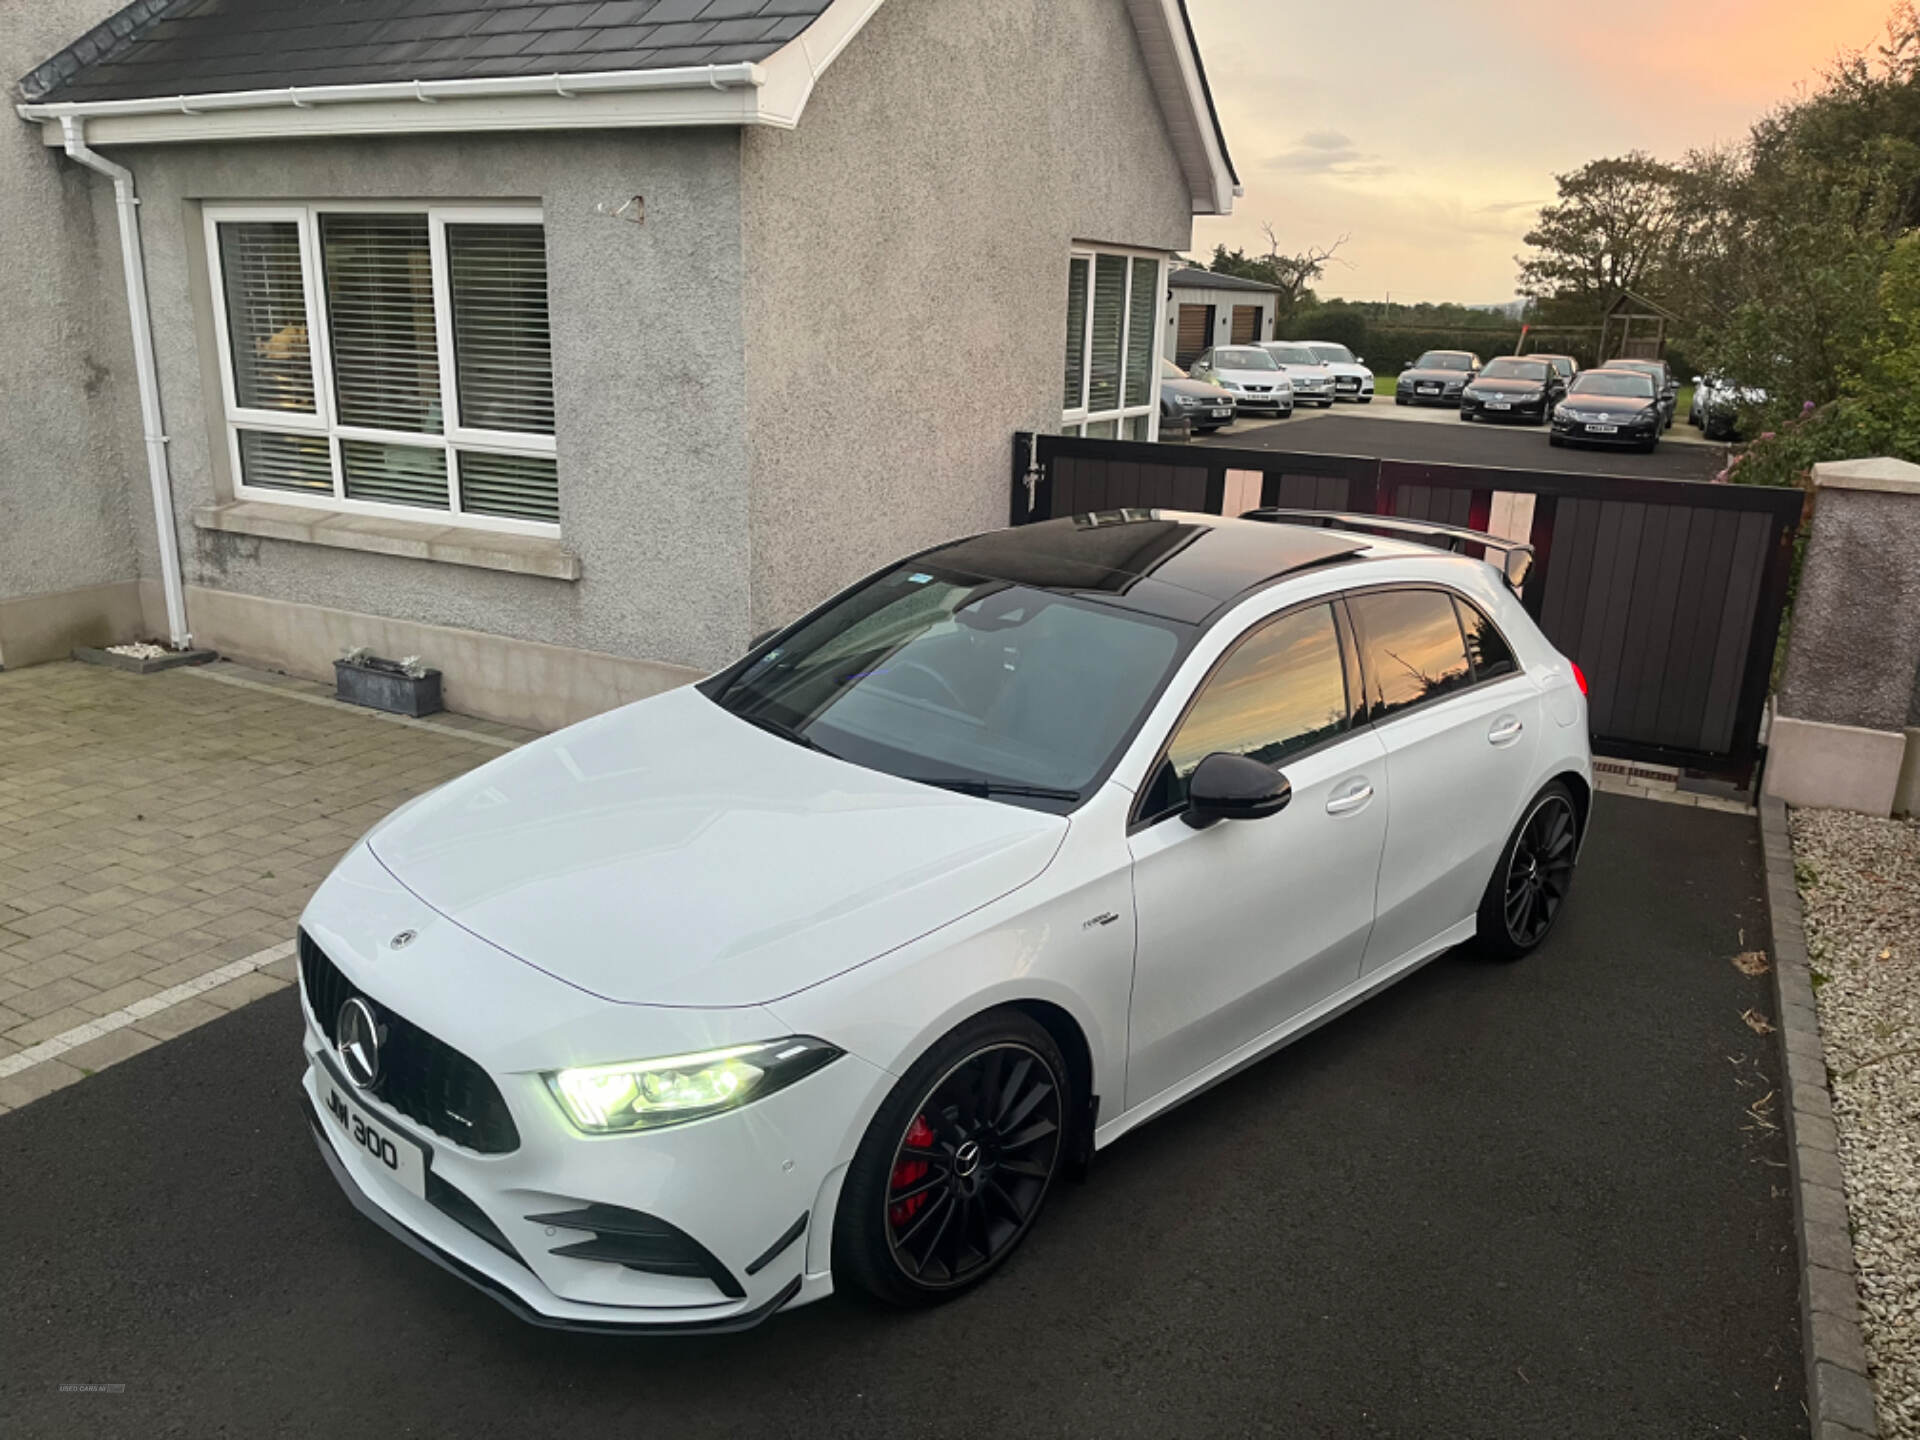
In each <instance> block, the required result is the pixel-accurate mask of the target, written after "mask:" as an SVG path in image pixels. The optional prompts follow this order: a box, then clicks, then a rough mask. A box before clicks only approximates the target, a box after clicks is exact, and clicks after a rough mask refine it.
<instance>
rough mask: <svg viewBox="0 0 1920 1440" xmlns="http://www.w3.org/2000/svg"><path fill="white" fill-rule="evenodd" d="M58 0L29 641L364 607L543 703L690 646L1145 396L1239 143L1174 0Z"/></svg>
mask: <svg viewBox="0 0 1920 1440" xmlns="http://www.w3.org/2000/svg"><path fill="white" fill-rule="evenodd" d="M60 9H61V11H63V12H64V15H63V19H64V24H65V37H66V39H67V40H69V41H73V43H71V44H70V45H69V46H68V48H67V49H66V50H64V51H60V52H58V53H56V54H54V55H53V58H52V59H48V58H47V55H46V52H45V48H44V47H45V44H46V42H47V40H48V38H49V37H48V34H47V32H46V29H45V25H44V23H43V24H41V25H40V26H39V31H40V33H38V34H37V35H34V36H32V37H30V43H33V44H36V45H39V46H41V47H42V49H41V50H40V51H39V52H38V53H35V54H31V55H21V54H18V53H17V52H16V53H12V54H10V55H9V57H8V58H9V59H12V60H14V61H15V62H16V66H17V68H20V67H24V66H27V65H34V66H35V68H34V69H33V70H32V71H31V72H29V73H28V74H27V75H26V77H25V79H24V80H23V81H22V82H21V84H20V87H19V94H18V96H17V97H16V98H17V99H18V101H19V104H18V107H17V108H18V111H19V113H20V115H21V117H22V118H23V120H25V121H27V122H30V125H28V124H23V125H21V126H20V127H18V131H17V133H16V134H15V136H14V138H13V140H12V141H11V142H9V144H8V147H7V149H6V152H5V155H4V158H3V159H0V170H4V172H5V173H4V176H3V177H0V178H4V182H5V185H6V187H7V191H8V193H10V194H11V193H14V192H15V191H19V192H20V193H22V194H24V195H26V196H27V197H28V198H29V199H36V200H37V201H38V202H39V203H37V204H33V205H27V206H25V207H23V209H22V211H21V214H22V215H23V217H24V224H20V225H15V226H10V227H8V228H9V232H10V237H11V240H10V246H9V249H10V253H11V263H13V264H16V265H18V264H38V263H39V260H38V257H41V256H47V257H52V259H51V260H50V261H49V263H47V264H46V265H45V266H44V267H43V268H42V270H41V271H40V272H39V273H41V274H42V275H43V276H44V283H43V284H39V285H35V286H24V287H23V286H18V285H16V284H15V283H14V282H13V281H7V282H6V283H5V284H0V306H4V307H5V310H6V312H7V313H4V314H0V322H4V328H5V330H6V332H7V333H8V335H9V337H13V336H15V335H23V336H24V344H23V346H22V347H21V349H20V351H19V352H18V353H16V354H14V355H12V356H10V357H8V358H7V359H6V360H5V361H4V362H0V363H3V364H4V365H5V367H6V371H7V377H6V378H7V379H8V380H9V382H10V384H11V382H12V381H13V380H14V379H16V378H18V379H20V380H21V381H22V383H23V384H24V383H25V381H26V380H27V378H29V377H31V379H32V383H33V385H34V386H35V402H34V403H33V404H31V405H18V404H9V405H8V406H7V407H6V409H5V411H4V412H3V413H0V456H4V457H5V464H6V468H7V472H8V473H6V474H4V475H0V513H6V512H7V495H8V492H11V494H12V496H13V497H14V499H15V501H16V508H18V509H20V510H21V511H22V514H21V516H20V517H19V518H18V520H17V523H10V524H8V525H5V526H0V665H4V666H7V667H14V666H18V665H21V664H28V663H33V662H35V661H38V660H43V659H50V658H55V657H58V656H62V655H64V654H66V653H67V651H68V650H69V649H70V648H71V647H72V646H73V645H75V644H97V643H102V642H107V641H112V640H124V639H129V638H132V637H133V635H134V634H135V633H136V632H139V633H143V634H145V635H148V636H158V637H159V638H161V639H168V638H172V639H175V640H178V639H180V638H181V636H180V635H179V634H177V633H172V632H177V631H179V630H181V629H182V628H184V630H185V631H186V632H187V633H190V635H191V638H192V640H193V642H194V643H195V644H196V645H203V646H210V647H212V648H215V649H218V650H220V651H222V652H223V653H226V654H229V655H232V656H234V657H236V658H242V659H246V660H250V661H254V662H257V663H265V664H268V665H272V666H275V667H279V668H284V669H286V670H289V671H292V672H294V673H297V674H303V675H311V676H316V677H317V676H323V675H325V674H327V673H329V666H330V664H331V662H332V661H333V660H334V659H335V658H336V657H337V656H338V655H339V654H340V653H341V652H342V651H344V650H346V649H348V648H349V647H351V646H356V645H364V646H367V647H369V648H370V649H372V650H373V651H375V652H376V653H384V654H392V655H399V654H418V655H421V656H423V657H426V658H427V659H428V661H429V662H430V663H432V664H434V665H436V666H437V667H439V668H440V669H441V670H442V671H443V672H444V673H445V677H446V682H445V683H446V694H447V701H448V704H449V705H450V706H451V707H453V708H456V709H460V710H464V711H468V712H470V713H474V714H480V715H485V716H489V717H491V718H496V719H501V720H506V721H509V722H512V723H517V724H523V725H530V726H539V727H552V726H556V725H559V724H563V723H566V722H569V721H572V720H575V719H578V718H581V717H583V716H585V715H588V714H592V713H595V712H597V711H599V710H602V709H605V708H608V707H609V706H611V705H614V704H618V703H621V702H623V701H626V700H630V699H635V698H638V697H640V696H642V695H645V694H649V693H653V692H655V691H657V690H660V689H663V688H666V687H669V686H673V685H676V684H680V683H683V682H684V681H686V680H688V679H691V678H693V677H695V676H697V675H698V674H700V673H703V672H705V671H708V670H711V669H713V668H715V667H717V666H718V665H720V664H722V663H724V662H725V661H727V660H729V659H730V658H732V657H733V656H735V655H737V654H738V653H740V651H741V650H742V649H743V648H744V647H745V645H746V644H747V641H748V639H749V638H750V637H751V636H752V635H754V634H755V633H757V632H758V631H760V630H761V629H764V628H766V627H768V626H771V625H773V624H775V623H778V622H783V621H785V620H789V619H791V618H793V617H794V616H795V615H797V614H799V613H801V612H802V611H804V610H805V609H807V608H808V607H810V606H812V605H814V604H816V603H817V602H819V601H820V600H822V599H823V598H825V597H826V596H827V595H828V594H830V593H832V592H833V591H834V590H835V589H837V588H839V587H840V586H842V585H844V584H846V583H847V582H849V581H851V580H853V579H855V578H857V577H858V576H859V575H861V574H863V573H865V572H867V571H868V570H870V569H872V568H873V567H874V566H875V565H877V564H879V563H881V562H882V561H884V560H886V559H888V558H891V557H894V556H897V555H898V554H900V553H903V552H906V551H909V550H912V549H914V548H917V547H921V546H926V545H931V544H934V543H936V542H939V541H942V540H946V539H950V538H952V537H954V536H957V535H960V534H964V533H967V532H970V531H974V530H979V529H983V528H987V527H991V526H994V525H998V524H1004V523H1005V519H1006V514H1007V505H1008V495H1009V493H1010V480H1009V475H1008V456H1009V453H1010V442H1011V437H1012V435H1013V433H1014V432H1016V431H1022V430H1036V431H1048V430H1061V429H1063V428H1064V429H1070V430H1075V431H1078V432H1082V433H1087V434H1094V435H1116V436H1126V437H1133V438H1149V437H1151V436H1152V435H1153V434H1154V433H1155V428H1156V426H1157V409H1158V405H1157V399H1158V385H1157V380H1156V379H1155V378H1154V366H1155V364H1156V357H1157V353H1158V352H1159V350H1160V349H1161V348H1162V347H1163V345H1164V343H1165V342H1164V337H1163V331H1164V329H1165V327H1166V326H1167V325H1168V324H1169V323H1171V317H1170V315H1169V313H1168V307H1167V304H1166V299H1165V297H1166V289H1167V287H1166V283H1165V282H1166V271H1167V262H1168V260H1169V259H1170V257H1171V255H1172V254H1173V253H1174V252H1176V251H1178V250H1181V249H1184V248H1185V247H1186V246H1187V245H1188V244H1189V243H1190V239H1191V226H1192V217H1193V216H1194V215H1196V214H1212V213H1224V212H1225V211H1227V210H1228V209H1230V207H1231V205H1232V200H1233V195H1234V193H1235V191H1236V188H1237V187H1236V183H1235V181H1234V178H1233V173H1232V170H1231V167H1230V163H1229V161H1228V158H1227V155H1226V151H1225V146H1224V143H1223V140H1222V137H1221V134H1220V131H1219V127H1218V124H1217V121H1216V120H1215V117H1214V115H1213V111H1212V106H1211V102H1210V100H1209V99H1208V97H1207V92H1206V83H1205V77H1204V73H1203V71H1202V70H1201V67H1200V58H1199V55H1198V53H1197V50H1196V49H1195V46H1194V43H1193V39H1192V32H1191V30H1190V28H1189V26H1188V23H1187V18H1186V13H1185V8H1184V4H1183V3H1182V0H1056V3H1052V4H1049V5H1044V6H1035V5H1031V4H1028V3H1024V0H971V3H968V4H964V5H956V4H949V3H942V0H886V3H879V0H611V3H606V4H591V3H589V4H570V5H530V4H513V3H506V0H496V3H483V0H475V3H472V4H470V5H468V6H466V7H464V8H462V9H460V10H457V11H451V12H450V11H449V10H448V7H447V6H446V5H445V4H429V3H427V0H412V3H400V4H397V5H394V4H387V5H381V6H377V7H376V6H370V5H364V4H346V5H341V6H329V7H323V8H321V9H317V10H311V11H309V12H306V13H305V14H304V15H303V14H302V12H300V11H298V10H293V11H289V10H287V9H284V8H281V7H267V6H264V5H263V6H262V7H260V8H259V9H258V10H257V11H255V12H251V14H250V12H249V7H247V6H246V5H236V4H233V3H228V4H224V5H222V6H218V7H211V6H206V5H203V3H202V0H140V3H138V4H136V5H134V6H132V7H129V8H128V9H126V10H123V11H119V12H117V13H110V12H109V10H108V8H107V7H105V6H100V7H97V12H96V13H93V14H91V15H89V14H88V13H87V7H85V6H74V5H72V4H67V5H64V6H62V7H60ZM289 17H291V18H289ZM369 17H371V18H369ZM373 20H378V22H379V23H378V24H375V23H373ZM90 21H91V22H94V23H95V24H96V25H97V28H96V29H94V30H92V31H89V32H87V33H86V34H85V35H84V36H81V37H80V38H79V39H78V40H74V35H75V33H76V32H77V31H79V30H81V29H82V28H84V27H85V26H86V25H87V24H88V23H89V22H90ZM255 21H257V22H258V25H259V27H260V35H259V36H258V44H257V47H256V48H257V49H258V52H259V53H258V55H257V56H253V57H249V55H248V54H246V53H245V52H246V50H247V43H246V36H247V33H248V31H249V27H250V26H251V25H252V24H253V23H254V22H255ZM290 25H291V26H296V27H301V28H298V29H296V30H289V29H288V28H287V27H288V26H290ZM563 25H564V26H566V27H570V28H561V27H562V26H563ZM276 27H278V28H276ZM215 30H218V31H219V32H220V41H219V43H217V44H216V43H209V37H210V36H211V35H212V34H213V32H214V31H215ZM349 31H351V33H350V34H349ZM9 35H10V38H9V40H8V41H7V42H6V43H7V45H8V48H9V50H10V51H13V50H14V47H15V46H16V45H17V43H18V42H17V41H16V40H14V39H13V38H11V36H12V31H11V29H10V31H9ZM236 37H238V38H236ZM555 37H563V38H555ZM349 40H351V41H352V43H351V44H350V43H348V42H349ZM569 45H570V46H572V47H573V48H571V49H568V48H565V47H566V46H569ZM621 46H626V47H629V48H625V49H622V48H619V47H621ZM634 47H638V48H634ZM16 73H17V72H16ZM30 126H33V127H37V130H36V129H34V128H30ZM89 165H91V166H93V168H91V169H89V168H87V167H88V166H89ZM114 166H118V167H123V168H124V171H125V180H124V188H125V189H126V191H127V192H129V193H130V194H133V195H137V198H138V204H137V207H135V215H136V217H137V223H138V235H139V242H140V246H141V250H142V252H143V253H142V264H141V266H140V278H141V279H142V280H143V281H144V285H145V290H146V296H147V304H146V309H147V314H148V317H149V319H150V333H151V346H152V362H153V363H152V372H151V373H152V377H153V379H152V394H151V399H152V403H153V405H154V406H155V408H156V409H157V412H158V418H159V424H160V429H161V431H162V432H163V434H164V439H163V440H162V441H161V442H160V443H159V444H158V445H154V444H150V443H149V434H150V432H149V430H148V427H147V424H146V420H145V416H144V415H143V410H142V395H141V384H142V379H143V377H142V374H141V366H140V364H139V361H138V356H137V353H136V341H135V338H134V337H135V336H136V335H137V333H138V327H137V326H135V325H134V324H132V323H131V321H132V317H131V315H130V312H129V309H128V303H127V295H128V293H129V292H128V289H127V287H126V284H125V275H124V272H123V265H122V255H123V252H122V247H121V244H120V240H119V236H120V234H121V233H122V230H121V228H120V225H121V210H122V209H123V208H124V207H120V206H117V205H116V203H115V202H116V191H115V185H114V183H113V180H112V178H111V175H110V174H109V173H105V172H108V171H110V170H111V168H112V167H114ZM23 232H25V233H23ZM29 255H30V256H31V257H33V258H32V259H29V258H28V256H29ZM27 321H31V322H32V323H31V324H27V323H24V322H27ZM16 322H21V323H16ZM10 344H11V338H10ZM76 350H77V351H79V352H81V353H79V354H75V353H74V352H75V351H76ZM14 393H24V392H23V391H20V390H15V392H14ZM76 428H78V429H81V430H83V431H84V432H85V434H84V435H75V434H73V433H70V432H72V431H73V430H75V429H76ZM45 430H51V431H53V432H54V433H51V434H47V435H45V436H44V438H43V437H42V434H41V432H43V431H45ZM163 494H164V495H166V496H167V499H166V500H165V501H164V504H163V502H161V501H159V500H158V499H157V497H159V496H161V495H163ZM163 508H164V510H165V512H166V520H167V524H168V528H169V529H170V531H171V534H172V537H173V541H174V544H173V546H172V547H171V548H172V549H173V550H174V551H175V552H177V555H178V572H177V573H178V583H177V588H174V589H171V590H170V585H169V570H170V564H169V555H168V553H167V549H168V547H165V546H163V545H162V544H161V543H160V537H161V530H160V529H159V527H158V526H156V515H157V514H158V513H160V512H161V511H162V509H163ZM9 518H10V519H12V518H13V517H11V516H10V517H9ZM50 556H51V557H55V560H54V562H52V563H50V561H49V558H48V557H50ZM68 556H73V557H77V558H76V559H75V560H74V561H72V562H71V563H69V562H68V561H67V560H66V559H65V558H64V557H68ZM175 596H177V599H175V598H174V597H175ZM182 619H183V620H184V622H185V623H184V627H182V626H181V625H180V624H179V621H180V620H182Z"/></svg>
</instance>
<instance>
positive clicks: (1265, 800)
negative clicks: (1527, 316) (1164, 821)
mask: <svg viewBox="0 0 1920 1440" xmlns="http://www.w3.org/2000/svg"><path fill="white" fill-rule="evenodd" d="M1292 799H1293V786H1292V785H1291V784H1290V783H1288V780H1287V777H1286V776H1284V775H1282V774H1281V773H1280V772H1279V771H1278V770H1276V769H1274V768H1273V767H1272V766H1271V765H1263V764H1261V763H1260V762H1259V761H1258V760H1255V759H1252V758H1251V757H1249V756H1246V755H1232V754H1229V753H1227V752H1226V751H1224V750H1216V751H1215V752H1214V753H1213V754H1211V755H1209V756H1207V758H1206V759H1204V760H1202V761H1201V762H1200V763H1199V764H1198V765H1197V766H1195V767H1194V771H1193V778H1192V779H1191V780H1189V781H1188V782H1187V812H1186V814H1185V816H1184V817H1182V818H1184V819H1185V820H1186V822H1187V824H1189V825H1191V826H1192V827H1193V828H1194V829H1196V830H1204V829H1206V828H1207V827H1208V826H1209V825H1212V824H1213V823H1215V822H1216V821H1219V820H1260V819H1263V818H1265V817H1266V816H1268V815H1278V814H1279V813H1280V812H1281V811H1282V810H1284V809H1286V808H1287V802H1288V801H1290V800H1292Z"/></svg>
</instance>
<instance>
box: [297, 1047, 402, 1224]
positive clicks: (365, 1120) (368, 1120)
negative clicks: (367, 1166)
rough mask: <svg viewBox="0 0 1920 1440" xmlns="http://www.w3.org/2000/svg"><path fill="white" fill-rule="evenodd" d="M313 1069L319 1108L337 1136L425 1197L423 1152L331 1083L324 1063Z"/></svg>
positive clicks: (399, 1181) (390, 1175) (378, 1166)
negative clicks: (317, 1087) (318, 1081)
mask: <svg viewBox="0 0 1920 1440" xmlns="http://www.w3.org/2000/svg"><path fill="white" fill-rule="evenodd" d="M316 1073H317V1074H318V1076H319V1080H320V1084H319V1090H320V1108H321V1109H322V1110H324V1111H325V1112H326V1115H327V1119H328V1121H329V1122H330V1123H331V1124H333V1125H334V1126H336V1127H337V1128H338V1129H339V1131H340V1135H341V1138H342V1139H344V1140H345V1141H346V1142H347V1144H348V1145H349V1146H350V1147H352V1148H355V1149H358V1150H359V1151H360V1152H361V1153H362V1154H364V1155H366V1156H367V1158H368V1159H370V1160H371V1161H372V1162H373V1164H374V1167H375V1168H376V1169H379V1170H384V1171H385V1172H386V1174H387V1176H388V1178H389V1179H391V1180H392V1181H393V1182H394V1183H395V1184H396V1185H398V1186H399V1187H400V1188H401V1189H403V1190H407V1191H410V1192H411V1193H412V1194H414V1195H417V1196H419V1197H420V1198H421V1199H422V1200H424V1199H426V1198H427V1156H426V1152H425V1151H424V1150H422V1149H421V1148H420V1147H419V1146H418V1145H416V1144H414V1143H413V1142H412V1141H411V1140H409V1139H407V1138H406V1136H404V1135H397V1134H395V1133H394V1132H393V1131H392V1130H389V1129H388V1128H387V1127H386V1126H385V1125H383V1124H381V1123H380V1122H379V1121H378V1120H376V1119H374V1118H373V1116H371V1115H369V1114H367V1112H366V1111H364V1110H362V1109H361V1108H360V1107H359V1106H358V1105H356V1104H354V1103H353V1101H351V1100H349V1099H348V1098H347V1096H346V1094H345V1093H344V1092H343V1091H342V1090H341V1088H340V1087H339V1086H338V1085H336V1084H334V1082H333V1077H332V1076H331V1075H329V1074H328V1073H327V1070H326V1067H325V1066H324V1065H323V1066H320V1067H319V1068H318V1070H317V1071H316Z"/></svg>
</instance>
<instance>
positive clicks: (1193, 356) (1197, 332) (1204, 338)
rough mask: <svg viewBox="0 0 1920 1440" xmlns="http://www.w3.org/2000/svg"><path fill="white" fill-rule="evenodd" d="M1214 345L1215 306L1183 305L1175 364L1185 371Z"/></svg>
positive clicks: (1174, 356)
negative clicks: (1204, 351) (1203, 352)
mask: <svg viewBox="0 0 1920 1440" xmlns="http://www.w3.org/2000/svg"><path fill="white" fill-rule="evenodd" d="M1211 344H1213V306H1211V305H1182V306H1181V307H1180V329H1179V333H1178V334H1176V335H1175V337H1174V342H1173V363H1174V364H1176V365H1178V366H1180V368H1181V369H1183V370H1184V369H1185V368H1186V367H1187V366H1189V365H1191V364H1193V362H1194V361H1195V360H1197V359H1199V358H1200V352H1201V351H1202V350H1205V349H1206V348H1207V347H1208V346H1209V345H1211Z"/></svg>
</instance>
